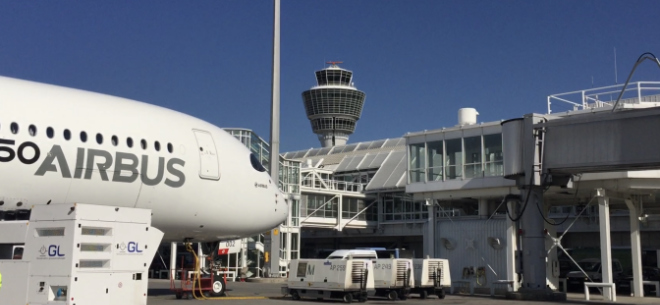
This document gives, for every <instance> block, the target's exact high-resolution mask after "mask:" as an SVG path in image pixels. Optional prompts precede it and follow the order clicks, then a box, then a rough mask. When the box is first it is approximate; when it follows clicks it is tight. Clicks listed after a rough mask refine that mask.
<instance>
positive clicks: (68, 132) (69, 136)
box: [64, 129, 71, 141]
mask: <svg viewBox="0 0 660 305" xmlns="http://www.w3.org/2000/svg"><path fill="white" fill-rule="evenodd" d="M64 139H66V140H67V141H68V140H69V139H71V132H70V131H69V130H68V129H64Z"/></svg>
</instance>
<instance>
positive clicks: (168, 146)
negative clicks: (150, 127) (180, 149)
mask: <svg viewBox="0 0 660 305" xmlns="http://www.w3.org/2000/svg"><path fill="white" fill-rule="evenodd" d="M167 151H169V152H170V153H172V152H173V151H174V147H172V143H167Z"/></svg>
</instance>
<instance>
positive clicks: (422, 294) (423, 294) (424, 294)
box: [419, 290, 429, 299]
mask: <svg viewBox="0 0 660 305" xmlns="http://www.w3.org/2000/svg"><path fill="white" fill-rule="evenodd" d="M428 297H429V292H428V291H426V290H422V291H420V292H419V298H420V299H426V298H428Z"/></svg>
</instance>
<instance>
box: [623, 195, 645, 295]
mask: <svg viewBox="0 0 660 305" xmlns="http://www.w3.org/2000/svg"><path fill="white" fill-rule="evenodd" d="M625 201H626V205H627V206H628V210H630V249H631V250H632V273H633V284H632V287H631V291H632V292H633V294H634V296H636V297H644V285H643V283H642V280H643V279H642V249H641V248H642V242H641V240H640V236H639V235H640V232H639V218H637V216H638V215H639V214H640V203H639V199H635V200H633V199H631V198H626V200H625Z"/></svg>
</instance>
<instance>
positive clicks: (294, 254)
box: [291, 233, 300, 259]
mask: <svg viewBox="0 0 660 305" xmlns="http://www.w3.org/2000/svg"><path fill="white" fill-rule="evenodd" d="M298 258H300V233H291V259H298Z"/></svg>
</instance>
